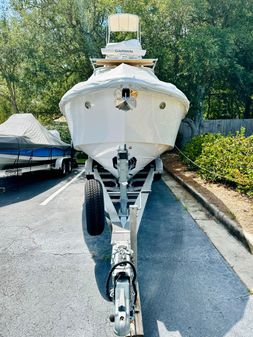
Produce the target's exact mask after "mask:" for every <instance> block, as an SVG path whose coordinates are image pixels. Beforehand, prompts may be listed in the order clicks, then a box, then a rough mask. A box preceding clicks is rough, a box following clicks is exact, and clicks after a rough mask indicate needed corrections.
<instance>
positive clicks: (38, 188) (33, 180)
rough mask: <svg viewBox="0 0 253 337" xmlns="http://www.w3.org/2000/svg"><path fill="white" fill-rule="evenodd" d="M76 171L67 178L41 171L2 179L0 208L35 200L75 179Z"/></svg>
mask: <svg viewBox="0 0 253 337" xmlns="http://www.w3.org/2000/svg"><path fill="white" fill-rule="evenodd" d="M74 172H76V170H74V171H73V172H72V173H71V174H70V175H68V176H67V177H64V178H63V177H59V176H57V174H56V173H55V172H52V171H48V172H46V171H40V172H31V173H27V174H24V175H22V176H19V177H8V178H0V187H1V188H3V189H4V190H5V192H1V193H0V207H1V206H7V205H10V204H14V203H17V202H21V201H25V200H29V199H32V198H34V197H35V196H37V195H39V194H41V193H43V192H45V191H47V190H49V189H50V188H52V187H54V186H55V185H57V184H58V183H60V182H61V181H63V180H69V179H72V178H73V173H74Z"/></svg>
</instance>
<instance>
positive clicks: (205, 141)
mask: <svg viewBox="0 0 253 337" xmlns="http://www.w3.org/2000/svg"><path fill="white" fill-rule="evenodd" d="M244 132H245V130H244V129H241V131H240V132H238V133H237V134H236V135H235V136H232V135H229V136H222V135H220V134H206V135H201V136H196V137H194V138H193V139H192V140H191V141H190V142H189V143H188V144H186V146H185V147H184V148H183V153H184V154H185V155H186V156H187V157H188V158H190V159H191V160H192V162H193V163H192V162H190V161H189V160H188V159H186V158H185V157H183V160H184V162H185V163H186V164H187V165H188V167H189V168H190V169H195V170H197V171H198V173H199V174H200V175H201V176H202V177H203V178H204V179H206V180H209V181H219V182H226V183H229V184H231V185H233V186H235V187H236V189H237V190H239V191H242V192H244V193H246V194H248V195H249V196H253V136H250V137H245V134H244Z"/></svg>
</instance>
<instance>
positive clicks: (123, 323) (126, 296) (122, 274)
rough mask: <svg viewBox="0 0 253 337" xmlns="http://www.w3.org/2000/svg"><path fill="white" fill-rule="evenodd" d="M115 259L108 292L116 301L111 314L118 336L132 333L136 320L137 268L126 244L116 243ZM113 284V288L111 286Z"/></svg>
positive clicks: (110, 297)
mask: <svg viewBox="0 0 253 337" xmlns="http://www.w3.org/2000/svg"><path fill="white" fill-rule="evenodd" d="M114 251H115V254H113V261H114V262H116V261H118V262H116V263H115V264H114V265H113V266H112V269H111V271H110V273H109V275H108V279H107V284H106V293H107V297H108V298H109V300H110V301H113V302H114V314H112V315H111V316H110V320H111V322H114V332H115V334H116V335H117V336H123V337H125V336H127V335H129V334H130V324H131V322H132V321H133V320H134V314H135V304H136V299H137V288H136V283H135V282H136V269H135V266H134V264H133V263H132V262H131V261H130V257H131V253H130V252H129V250H128V248H127V247H126V246H122V245H118V244H117V245H115V247H114ZM110 284H112V288H110Z"/></svg>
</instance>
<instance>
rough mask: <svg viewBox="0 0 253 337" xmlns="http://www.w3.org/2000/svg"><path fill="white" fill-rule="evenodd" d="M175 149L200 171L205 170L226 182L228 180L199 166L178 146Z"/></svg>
mask: <svg viewBox="0 0 253 337" xmlns="http://www.w3.org/2000/svg"><path fill="white" fill-rule="evenodd" d="M174 147H175V149H177V150H178V152H179V153H181V154H182V156H184V157H185V158H186V159H187V160H189V161H190V162H191V163H192V164H193V165H195V166H196V167H198V168H199V169H201V170H204V171H206V172H208V173H210V174H212V175H214V177H217V178H220V179H225V180H226V178H225V177H223V176H221V175H220V174H218V173H216V172H214V171H209V170H207V169H206V168H205V167H202V166H199V165H197V164H196V163H195V162H194V161H192V160H191V159H190V158H189V157H188V156H187V155H186V154H184V152H183V151H181V150H180V149H179V148H178V147H177V146H176V145H175V146H174Z"/></svg>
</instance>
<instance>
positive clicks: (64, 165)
mask: <svg viewBox="0 0 253 337" xmlns="http://www.w3.org/2000/svg"><path fill="white" fill-rule="evenodd" d="M59 173H60V175H61V176H62V177H64V176H65V175H66V174H67V163H66V160H63V161H62V164H61V169H60V171H59Z"/></svg>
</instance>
